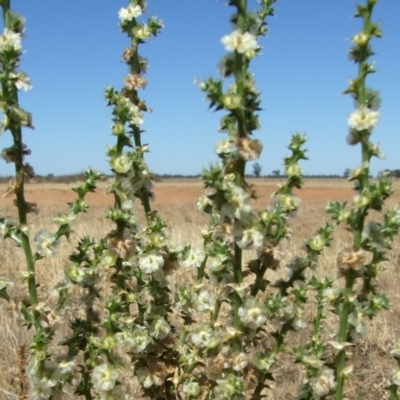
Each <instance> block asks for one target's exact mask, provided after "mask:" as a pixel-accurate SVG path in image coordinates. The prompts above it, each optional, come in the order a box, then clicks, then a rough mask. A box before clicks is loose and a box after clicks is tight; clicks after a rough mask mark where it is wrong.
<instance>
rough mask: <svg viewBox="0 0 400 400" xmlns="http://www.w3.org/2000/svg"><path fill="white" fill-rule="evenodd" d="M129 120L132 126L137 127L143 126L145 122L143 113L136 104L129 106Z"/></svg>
mask: <svg viewBox="0 0 400 400" xmlns="http://www.w3.org/2000/svg"><path fill="white" fill-rule="evenodd" d="M129 119H130V122H131V124H132V125H135V126H139V125H142V124H143V122H144V120H143V115H142V112H141V111H140V108H139V107H138V106H136V105H135V104H130V105H129Z"/></svg>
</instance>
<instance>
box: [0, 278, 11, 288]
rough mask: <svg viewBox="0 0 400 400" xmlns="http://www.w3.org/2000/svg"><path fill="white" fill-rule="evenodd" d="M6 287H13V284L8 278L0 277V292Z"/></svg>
mask: <svg viewBox="0 0 400 400" xmlns="http://www.w3.org/2000/svg"><path fill="white" fill-rule="evenodd" d="M7 286H14V282H13V281H12V280H10V279H8V278H4V277H3V276H0V290H2V289H4V288H5V287H7Z"/></svg>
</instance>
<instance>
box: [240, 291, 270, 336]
mask: <svg viewBox="0 0 400 400" xmlns="http://www.w3.org/2000/svg"><path fill="white" fill-rule="evenodd" d="M238 314H239V317H240V320H241V321H242V322H243V324H244V325H245V326H247V327H249V328H251V329H257V328H259V327H260V326H262V325H264V323H265V321H266V320H267V319H268V316H267V312H266V309H265V307H264V305H263V304H260V303H258V302H257V300H256V299H255V298H254V297H248V298H247V299H246V300H245V301H244V303H243V304H242V307H240V308H239V310H238Z"/></svg>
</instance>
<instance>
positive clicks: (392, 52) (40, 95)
mask: <svg viewBox="0 0 400 400" xmlns="http://www.w3.org/2000/svg"><path fill="white" fill-rule="evenodd" d="M127 4H128V2H127V1H122V0H111V1H110V0H96V1H92V0H73V1H55V0H40V1H31V0H29V1H26V0H12V8H13V9H14V10H15V11H18V12H20V13H21V14H23V15H24V16H25V17H26V19H27V21H26V24H27V30H26V34H27V38H26V39H25V40H24V43H23V48H24V50H25V51H26V53H25V54H24V56H23V62H22V66H21V70H23V71H25V72H26V73H28V75H29V76H30V77H31V82H32V85H33V90H31V91H29V92H27V93H22V94H21V96H20V100H21V104H22V106H23V107H24V108H25V109H27V110H28V111H31V112H32V113H33V123H34V125H35V127H36V129H35V130H33V131H32V130H25V131H24V136H25V142H26V143H27V144H28V146H29V147H30V148H31V149H32V156H31V157H29V162H30V163H31V164H32V165H33V166H34V168H35V170H36V172H37V173H38V174H42V175H46V174H48V173H54V174H68V173H75V172H80V171H82V170H84V169H86V168H87V167H89V166H91V167H94V168H96V169H98V170H100V171H102V172H108V170H109V169H108V163H107V158H106V156H105V152H106V148H107V145H108V144H113V143H114V137H112V136H111V134H110V124H111V114H110V111H111V110H110V109H109V108H107V107H106V104H105V101H104V98H103V93H104V88H105V87H106V86H107V85H114V86H115V87H117V88H121V86H122V85H123V78H124V76H125V74H126V72H127V70H126V67H125V65H124V64H122V63H121V62H120V57H121V54H122V51H123V49H124V48H125V47H127V46H128V39H127V38H126V37H125V35H124V34H122V33H121V32H120V31H119V27H118V15H117V14H118V10H119V9H120V8H121V7H123V6H127ZM256 4H257V3H256V1H253V0H249V5H250V6H251V7H256ZM354 10H355V2H354V1H348V0H301V1H300V0H289V1H283V0H281V1H279V0H278V2H277V3H276V16H275V17H272V18H270V19H269V24H270V31H269V33H268V37H267V38H263V39H262V41H261V45H262V46H263V47H264V50H263V54H262V56H261V57H259V58H258V59H256V60H255V61H254V62H253V72H254V73H255V75H256V81H257V85H258V87H259V88H260V89H261V91H262V107H263V108H264V110H263V111H262V113H261V125H262V127H261V130H259V131H257V132H255V135H256V137H258V138H260V139H261V140H262V141H263V143H264V151H263V153H262V156H261V159H260V161H259V162H260V163H261V165H262V166H263V171H262V173H263V174H264V173H265V174H269V173H271V171H272V170H273V169H282V167H281V165H282V158H283V157H284V156H285V155H286V154H287V150H286V149H285V145H286V144H287V141H288V139H289V137H290V135H291V133H294V132H295V131H301V132H305V133H306V134H307V136H308V137H309V142H308V149H309V157H310V160H309V161H307V162H305V163H303V165H302V167H303V169H304V171H305V173H307V174H318V173H324V174H336V173H337V174H342V173H343V171H344V169H345V168H346V167H349V168H352V167H355V166H356V165H358V163H359V152H360V150H359V148H358V147H350V146H348V145H347V144H346V142H345V137H346V135H347V132H348V129H347V115H348V113H350V112H351V111H352V110H353V104H352V100H351V99H350V97H349V96H342V95H341V92H342V91H343V90H344V89H345V88H346V86H347V80H348V79H349V78H352V77H355V76H356V66H355V65H354V64H353V63H352V62H350V61H349V60H348V57H347V53H348V49H349V47H350V42H349V38H351V37H352V36H353V35H354V34H355V33H357V32H358V31H359V30H360V27H361V20H360V19H353V18H351V16H352V15H353V13H354ZM232 11H233V9H232V8H231V7H227V6H226V2H225V1H217V0H173V1H166V0H148V15H149V16H151V15H157V16H158V17H160V18H161V19H163V21H164V23H165V29H164V31H163V33H162V34H161V35H160V36H159V37H157V38H153V39H151V40H150V42H149V43H148V44H146V45H144V46H142V51H143V55H145V56H146V57H148V58H149V60H150V69H149V72H148V74H147V78H148V80H149V84H148V87H147V88H146V89H145V90H144V91H142V92H141V95H142V96H143V97H144V98H145V100H146V101H147V104H148V105H149V107H151V108H152V109H153V110H154V112H153V113H152V114H145V124H144V126H143V127H144V129H145V130H146V131H147V133H145V134H144V137H143V141H144V142H145V143H149V144H150V149H151V154H150V155H149V156H148V158H147V160H148V163H149V165H150V168H151V170H152V171H153V172H156V173H160V174H162V173H171V174H179V173H181V174H196V173H199V172H200V171H201V168H202V167H203V166H207V165H208V163H209V162H210V161H215V160H216V156H215V155H214V153H213V149H214V144H215V142H216V141H217V140H219V139H222V138H223V136H222V134H220V133H218V132H217V129H218V121H219V119H220V117H221V116H222V115H223V114H222V113H221V112H217V113H214V112H210V111H208V103H207V102H204V101H203V99H204V94H203V93H202V92H201V91H200V90H199V89H198V87H197V86H196V85H194V83H193V82H194V80H195V78H199V79H202V78H206V77H208V76H210V75H216V74H217V67H216V66H217V63H218V61H219V60H220V58H221V57H222V56H223V55H224V54H225V50H224V48H223V45H222V44H221V42H220V39H221V37H222V36H223V35H225V34H228V33H230V32H231V30H232V28H231V26H230V24H229V15H230V14H231V12H232ZM399 15H400V2H399V1H398V0H382V1H381V2H380V3H378V5H377V7H376V13H375V19H377V20H380V21H381V22H382V29H383V32H384V38H383V39H380V40H374V41H373V46H374V49H375V51H376V53H377V54H376V56H374V59H376V61H377V63H376V68H377V69H378V73H377V74H376V75H374V76H372V78H371V79H370V80H369V86H371V87H373V88H375V89H378V90H379V91H380V92H381V95H382V99H383V104H382V108H381V112H382V118H381V121H380V123H379V125H378V128H377V129H376V130H375V133H374V135H373V140H374V141H379V142H381V143H382V146H381V150H382V152H383V153H385V154H386V155H387V159H386V160H384V161H380V160H375V161H374V163H373V165H372V172H373V173H376V172H377V171H379V170H381V169H384V168H390V169H394V168H400V157H399V155H400V145H399V141H400V140H399V139H400V135H399V133H400V100H399V94H400V75H399V74H400V42H399V39H400V24H399V19H398V18H399ZM0 140H1V144H2V148H3V147H5V146H9V145H10V143H11V142H10V135H9V133H8V132H6V133H5V134H4V135H3V136H2V137H1V138H0ZM248 172H250V173H251V172H252V168H251V166H249V168H248ZM11 173H12V169H11V167H10V166H9V165H6V164H5V163H4V162H3V161H1V163H0V175H6V174H11Z"/></svg>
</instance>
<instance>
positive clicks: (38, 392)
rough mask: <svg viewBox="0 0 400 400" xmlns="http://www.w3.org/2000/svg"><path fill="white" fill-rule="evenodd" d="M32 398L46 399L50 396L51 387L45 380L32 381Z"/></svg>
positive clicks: (37, 399)
mask: <svg viewBox="0 0 400 400" xmlns="http://www.w3.org/2000/svg"><path fill="white" fill-rule="evenodd" d="M31 395H32V400H48V399H49V397H50V396H51V387H48V386H47V385H46V382H42V381H32V387H31Z"/></svg>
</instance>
